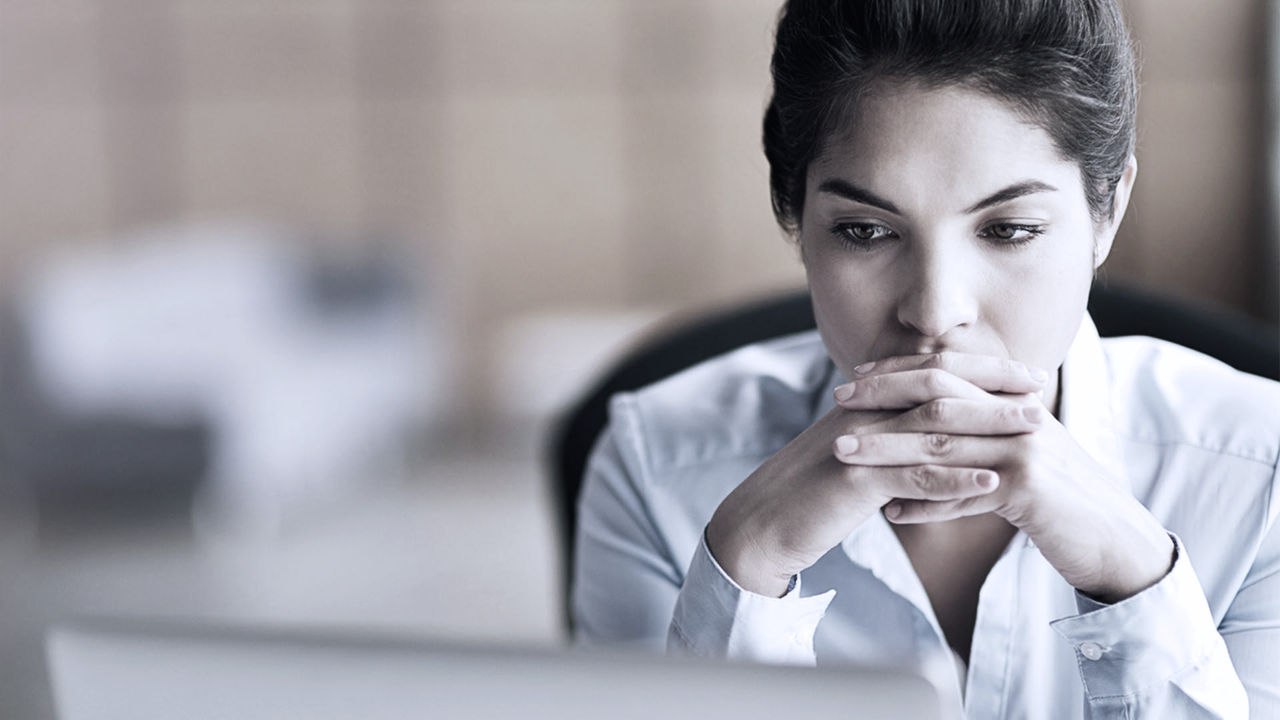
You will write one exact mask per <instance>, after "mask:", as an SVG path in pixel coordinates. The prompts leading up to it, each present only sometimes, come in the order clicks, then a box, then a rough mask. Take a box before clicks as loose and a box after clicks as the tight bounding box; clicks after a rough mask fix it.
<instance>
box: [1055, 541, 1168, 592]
mask: <svg viewBox="0 0 1280 720" xmlns="http://www.w3.org/2000/svg"><path fill="white" fill-rule="evenodd" d="M1112 547H1114V548H1116V549H1117V550H1118V549H1119V548H1121V547H1123V548H1125V552H1124V553H1123V556H1122V557H1115V556H1114V555H1113V556H1112V558H1111V559H1109V560H1107V561H1106V562H1104V565H1103V567H1105V568H1110V569H1111V572H1109V573H1107V576H1106V577H1105V578H1104V579H1103V582H1100V583H1098V584H1097V585H1096V586H1093V587H1078V588H1076V589H1077V590H1079V591H1080V592H1081V593H1083V594H1084V595H1085V596H1087V597H1089V598H1092V599H1093V600H1096V601H1098V602H1100V603H1104V604H1108V605H1113V604H1115V603H1118V602H1120V601H1122V600H1127V599H1129V598H1131V597H1133V596H1134V595H1137V594H1138V593H1140V592H1142V591H1143V590H1146V589H1147V588H1149V587H1151V586H1153V585H1155V584H1156V583H1158V582H1160V581H1161V580H1163V579H1164V577H1165V576H1166V575H1168V574H1169V571H1170V570H1172V569H1173V564H1174V562H1175V561H1176V559H1177V546H1176V545H1174V543H1173V539H1172V538H1170V537H1169V534H1168V533H1167V532H1165V531H1164V529H1163V528H1160V531H1159V535H1158V536H1151V537H1149V538H1146V539H1144V541H1143V542H1141V543H1133V544H1129V545H1113V546H1112Z"/></svg>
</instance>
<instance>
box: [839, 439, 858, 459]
mask: <svg viewBox="0 0 1280 720" xmlns="http://www.w3.org/2000/svg"><path fill="white" fill-rule="evenodd" d="M836 451H837V452H839V453H840V454H841V455H852V454H854V453H856V452H858V438H856V437H853V436H852V435H841V436H840V437H838V438H836Z"/></svg>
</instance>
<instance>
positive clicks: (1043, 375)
mask: <svg viewBox="0 0 1280 720" xmlns="http://www.w3.org/2000/svg"><path fill="white" fill-rule="evenodd" d="M1027 370H1028V372H1030V373H1031V379H1032V380H1035V381H1036V382H1048V381H1049V373H1047V372H1045V371H1044V370H1041V369H1040V368H1038V367H1028V368H1027Z"/></svg>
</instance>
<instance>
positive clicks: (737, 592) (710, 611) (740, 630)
mask: <svg viewBox="0 0 1280 720" xmlns="http://www.w3.org/2000/svg"><path fill="white" fill-rule="evenodd" d="M801 584H802V583H801V581H800V579H799V577H797V578H796V582H795V583H794V585H793V586H792V587H791V588H789V589H788V591H787V594H786V595H783V596H782V597H780V598H771V597H765V596H764V595H757V594H756V593H753V592H751V591H749V590H744V589H742V588H741V587H739V586H738V584H737V583H735V582H734V581H733V579H732V578H730V577H729V576H728V574H726V573H725V572H724V570H723V569H722V568H721V567H720V564H719V563H717V562H716V559H715V558H714V557H712V556H711V551H710V550H709V549H707V541H706V537H705V536H704V537H703V539H702V542H700V543H699V544H698V548H697V550H695V551H694V554H693V561H692V562H691V563H690V565H689V572H688V574H687V575H686V576H685V580H684V585H683V586H682V587H681V588H680V594H679V596H678V597H677V598H676V607H675V613H674V614H673V616H672V619H671V629H670V632H669V633H668V636H667V648H668V650H682V651H685V652H689V653H692V654H694V655H700V656H705V657H718V658H730V659H736V660H750V661H753V662H764V663H775V664H783V665H813V664H815V662H816V659H815V656H814V651H813V636H814V634H815V633H816V632H817V629H818V623H819V621H821V620H822V616H823V615H824V614H825V613H826V611H827V606H828V605H830V604H831V599H832V598H834V597H835V594H836V593H835V590H828V591H826V592H825V593H822V594H821V595H814V596H811V597H802V596H801Z"/></svg>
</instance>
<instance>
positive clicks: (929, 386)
mask: <svg viewBox="0 0 1280 720" xmlns="http://www.w3.org/2000/svg"><path fill="white" fill-rule="evenodd" d="M924 387H925V390H927V391H928V392H929V393H930V394H933V395H941V394H943V393H944V392H946V390H947V373H946V371H944V370H942V369H940V368H930V369H928V370H925V371H924Z"/></svg>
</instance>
